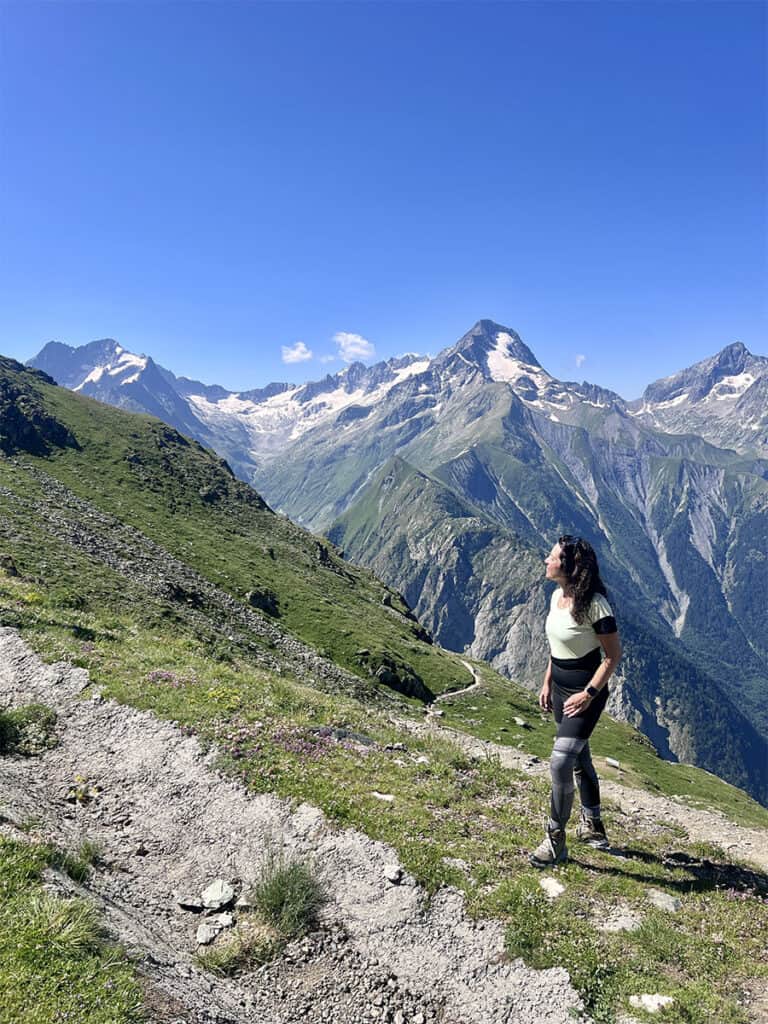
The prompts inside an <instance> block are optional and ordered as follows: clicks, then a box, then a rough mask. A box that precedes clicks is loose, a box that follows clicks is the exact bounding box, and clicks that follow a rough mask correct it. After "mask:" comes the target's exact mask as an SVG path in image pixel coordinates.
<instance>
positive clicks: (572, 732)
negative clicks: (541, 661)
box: [551, 647, 608, 740]
mask: <svg viewBox="0 0 768 1024" xmlns="http://www.w3.org/2000/svg"><path fill="white" fill-rule="evenodd" d="M600 652H601V648H600V647H595V649H594V650H593V651H590V652H589V654H585V655H584V657H583V658H568V659H567V660H566V659H564V658H552V659H551V660H552V710H553V712H554V716H555V721H556V722H557V735H558V736H567V737H568V738H569V739H580V740H588V739H589V737H590V736H591V735H592V731H593V729H594V728H595V726H596V725H597V720H598V718H599V717H600V715H601V713H602V711H603V708H604V707H605V703H606V701H607V700H608V687H607V686H604V687H603V688H602V690H601V691H600V693H599V694H598V696H597V697H595V698H594V699H593V700H591V701H590V702H589V707H588V708H587V709H586V711H583V712H582V713H581V714H580V715H576V716H575V717H574V718H569V717H568V716H567V715H564V714H563V704H565V702H566V701H567V700H568V698H569V697H570V696H572V694H574V693H578V692H579V691H580V690H585V689H586V688H587V686H588V685H589V683H590V681H591V679H592V677H593V676H594V674H595V672H596V671H597V669H598V667H599V666H600V662H601V661H602V656H601V653H600Z"/></svg>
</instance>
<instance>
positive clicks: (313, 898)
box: [252, 847, 327, 938]
mask: <svg viewBox="0 0 768 1024" xmlns="http://www.w3.org/2000/svg"><path fill="white" fill-rule="evenodd" d="M252 899H253V903H254V906H255V907H256V908H257V909H258V911H259V912H260V913H261V914H262V916H263V917H264V919H265V920H266V921H268V922H269V923H270V924H271V925H273V926H274V927H275V928H277V929H278V930H279V931H280V933H281V934H282V935H284V936H286V937H287V938H294V937H295V936H297V935H303V934H304V933H305V932H307V931H309V930H310V929H311V928H312V927H313V926H314V925H315V924H316V922H317V916H318V914H319V912H320V909H321V907H322V906H323V904H324V903H325V902H326V899H327V897H326V895H325V894H324V893H323V891H322V887H321V884H320V881H319V879H318V878H317V876H316V875H315V873H314V871H313V869H312V868H311V867H310V865H309V864H307V863H306V862H305V861H301V860H288V859H286V857H285V855H284V854H283V853H282V851H280V852H276V851H275V850H274V849H273V848H272V847H270V848H268V850H267V856H266V859H265V861H264V865H263V866H262V870H261V876H260V878H259V881H258V882H257V883H256V885H255V886H254V889H253V892H252Z"/></svg>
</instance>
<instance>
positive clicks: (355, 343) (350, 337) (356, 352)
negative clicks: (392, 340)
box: [333, 331, 376, 363]
mask: <svg viewBox="0 0 768 1024" xmlns="http://www.w3.org/2000/svg"><path fill="white" fill-rule="evenodd" d="M333 340H334V341H335V342H336V344H337V345H338V346H339V356H340V357H341V358H342V359H343V360H344V362H345V363H354V362H355V361H356V360H357V359H372V358H373V356H374V355H375V354H376V350H375V348H374V347H373V345H372V344H371V342H370V341H368V339H367V338H364V337H363V336H362V334H348V333H347V332H346V331H339V332H338V334H334V336H333Z"/></svg>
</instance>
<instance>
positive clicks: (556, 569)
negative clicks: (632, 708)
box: [530, 535, 621, 868]
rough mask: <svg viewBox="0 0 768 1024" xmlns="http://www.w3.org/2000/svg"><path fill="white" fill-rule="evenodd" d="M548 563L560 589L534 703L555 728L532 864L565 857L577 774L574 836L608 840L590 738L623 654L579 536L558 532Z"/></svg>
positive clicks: (599, 843) (592, 558) (593, 560)
mask: <svg viewBox="0 0 768 1024" xmlns="http://www.w3.org/2000/svg"><path fill="white" fill-rule="evenodd" d="M545 565H546V577H547V579H548V580H552V581H553V582H555V583H557V584H558V588H557V590H555V592H554V594H553V595H552V600H551V602H550V608H549V615H548V616H547V622H546V631H547V639H548V640H549V647H550V652H551V657H550V659H549V665H548V666H547V671H546V672H545V674H544V685H543V686H542V688H541V693H540V694H539V704H540V706H541V708H542V709H543V710H544V711H554V714H555V721H556V722H557V727H558V728H557V736H556V738H555V745H554V748H553V750H552V759H551V761H550V773H551V775H552V796H551V801H550V812H549V821H548V823H547V829H546V835H545V836H544V840H543V842H542V843H541V844H540V845H539V846H537V848H536V849H535V850H534V851H533V853H532V854H531V856H530V861H531V864H533V866H534V867H537V868H544V867H550V866H551V865H552V864H558V863H560V862H561V861H564V860H567V858H568V850H567V849H566V845H565V826H566V825H567V823H568V819H569V818H570V816H571V807H572V805H573V791H574V774H575V776H576V781H577V782H578V785H579V796H580V798H581V821H580V822H579V826H578V828H577V830H576V835H577V836H578V838H580V839H584V840H585V841H586V842H588V843H590V844H591V845H592V846H596V847H597V848H599V849H607V847H608V839H607V837H606V834H605V828H604V826H603V822H602V819H601V817H600V786H599V783H598V780H597V773H596V772H595V769H594V766H593V764H592V758H591V757H590V753H589V737H590V736H591V734H592V730H593V729H594V728H595V725H597V720H598V718H599V717H600V713H601V711H602V710H603V708H604V707H605V702H606V701H607V699H608V680H609V679H610V677H611V676H612V675H613V673H614V671H615V670H616V666H617V665H618V663H619V659H620V658H621V642H620V640H619V634H618V632H617V630H616V620H615V619H614V617H613V612H612V610H611V606H610V605H609V604H608V600H607V597H606V591H605V586H604V585H603V581H602V580H601V579H600V570H599V568H598V565H597V556H596V555H595V552H594V550H593V549H592V546H591V545H590V544H588V543H587V541H585V540H582V539H581V538H580V537H571V536H569V535H566V536H564V537H561V538H560V540H559V541H558V542H557V544H555V546H554V547H553V548H552V550H551V551H550V553H549V555H548V556H547V558H546V561H545ZM603 655H604V656H603Z"/></svg>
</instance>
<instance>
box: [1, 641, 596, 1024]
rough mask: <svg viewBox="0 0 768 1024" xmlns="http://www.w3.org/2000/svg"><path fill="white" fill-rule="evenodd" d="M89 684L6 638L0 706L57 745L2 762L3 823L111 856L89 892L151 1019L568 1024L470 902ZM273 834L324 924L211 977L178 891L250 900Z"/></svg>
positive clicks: (554, 980)
mask: <svg viewBox="0 0 768 1024" xmlns="http://www.w3.org/2000/svg"><path fill="white" fill-rule="evenodd" d="M87 682H88V675H87V672H86V671H85V670H83V669H79V668H72V667H70V666H68V665H65V664H57V665H45V664H43V663H42V662H41V661H40V660H39V659H38V658H37V657H36V656H35V655H34V654H33V653H32V652H31V651H30V649H29V648H28V647H27V646H26V645H25V644H24V643H23V641H22V640H21V639H20V637H19V636H18V634H17V633H16V632H15V631H13V630H11V629H0V705H2V706H9V705H11V704H13V705H18V704H21V703H26V702H29V701H31V700H35V701H41V702H44V703H46V704H48V705H50V706H51V707H53V708H54V709H55V710H56V711H57V713H58V714H59V716H60V719H59V724H60V729H59V731H60V743H59V746H57V747H56V748H55V749H53V750H51V751H49V752H47V753H45V754H44V755H42V756H41V757H36V758H30V759H26V760H23V759H9V758H5V759H2V760H0V815H1V816H2V819H3V821H4V826H3V828H4V831H5V832H6V833H10V834H15V835H18V836H21V835H22V833H19V832H17V831H16V829H15V828H14V825H18V824H20V823H21V822H22V821H24V820H25V819H26V820H29V819H35V820H36V821H38V822H39V823H40V828H41V831H42V833H43V834H44V835H45V836H46V837H50V838H54V839H55V840H56V841H57V842H58V843H60V844H61V845H63V846H66V847H68V848H70V849H71V848H75V847H77V845H78V843H79V842H80V841H81V840H82V839H83V838H86V837H87V838H88V839H91V840H93V841H95V842H97V843H98V844H99V845H100V846H101V848H102V851H103V860H104V864H103V866H100V867H99V868H98V869H97V870H95V871H94V872H92V874H91V877H90V878H89V880H88V894H89V895H90V896H91V897H92V898H94V899H96V901H97V902H98V903H99V905H100V907H101V909H102V911H103V913H104V915H105V918H106V920H107V922H108V925H109V927H110V929H111V930H112V931H113V932H114V933H115V934H116V935H117V936H119V938H120V939H121V940H122V941H123V942H124V943H125V944H126V945H127V946H128V948H129V949H131V950H132V951H134V952H135V953H136V954H137V955H138V956H139V957H140V961H141V969H142V972H143V973H144V974H145V976H146V977H147V978H148V979H149V980H150V982H151V993H152V1002H153V1017H152V1019H153V1022H158V1024H159V1022H166V1021H167V1022H171V1021H174V1022H181V1021H184V1022H185V1024H190V1022H195V1024H198V1022H199V1024H203V1022H206V1024H207V1022H214V1021H217V1022H221V1024H224V1022H227V1024H235V1022H237V1024H240V1022H242V1024H246V1022H248V1024H250V1022H254V1024H255V1022H257V1021H258V1022H259V1024H278V1022H279V1024H291V1022H294V1021H296V1022H298V1021H303V1022H310V1024H313V1022H318V1024H319V1022H324V1021H329V1022H333V1024H361V1022H365V1021H382V1022H397V1024H400V1022H401V1021H403V1022H404V1024H424V1022H426V1024H429V1022H441V1024H512V1022H515V1024H572V1021H573V1015H572V1010H574V1009H575V1008H579V1007H580V1006H581V1003H580V1000H579V997H578V995H577V994H576V992H575V991H574V990H573V988H572V987H571V985H570V983H569V979H568V975H567V973H566V971H565V970H563V969H561V968H555V969H551V970H547V971H534V970H532V969H529V968H527V967H525V965H524V964H523V963H522V961H519V960H516V961H513V962H505V961H504V959H503V956H502V953H503V926H502V925H501V924H500V923H499V922H494V921H486V922H483V923H478V924H475V923H473V922H472V921H470V920H469V919H468V918H467V917H466V916H465V914H464V909H463V898H462V896H461V895H460V894H459V893H458V892H456V891H454V890H451V889H444V890H442V891H440V892H439V893H438V894H437V896H436V897H435V898H434V899H433V900H432V901H431V903H429V904H427V903H426V901H425V898H424V893H423V892H422V890H420V888H419V887H418V886H417V885H416V884H415V883H414V881H413V879H411V878H409V877H408V876H407V875H405V876H404V877H403V879H402V880H401V882H400V883H399V884H392V883H391V882H389V881H388V880H387V878H386V876H385V867H386V866H388V865H394V864H396V863H397V858H396V854H395V853H394V851H393V850H392V849H390V848H388V847H386V846H385V845H383V844H381V843H377V842H373V841H372V840H370V839H369V838H367V837H366V836H365V835H362V834H361V833H358V832H353V831H351V830H347V831H339V830H336V829H334V828H332V827H331V826H330V825H329V823H328V822H327V821H326V820H325V818H324V816H323V815H322V813H321V812H320V811H319V810H317V809H316V808H313V807H310V806H308V805H301V806H299V807H298V808H292V807H291V805H290V804H289V803H288V802H287V801H284V800H280V799H277V798H276V797H274V796H271V795H249V794H248V793H246V792H245V790H243V789H242V788H241V787H240V786H238V785H236V784H235V783H233V782H231V781H229V780H227V779H225V778H223V777H222V776H221V775H219V774H218V773H217V772H215V771H214V770H213V769H212V767H211V765H210V761H209V760H207V759H206V758H205V757H204V756H203V755H202V753H201V750H200V748H199V746H198V743H197V741H196V740H195V739H193V738H188V737H186V738H185V737H183V736H182V735H181V734H180V732H179V731H178V730H177V729H175V728H174V727H173V726H172V725H170V724H169V723H166V722H161V721H159V720H157V719H155V718H154V717H153V716H151V715H150V714H147V713H144V712H139V711H136V710H134V709H132V708H129V707H124V706H122V705H118V704H116V703H114V702H111V701H110V702H105V701H100V700H98V699H97V700H89V699H85V700H84V699H82V698H79V697H78V694H79V693H80V692H81V691H82V689H83V688H84V687H85V685H87ZM77 775H80V776H84V777H87V778H88V780H89V781H90V783H93V784H96V785H98V786H99V787H100V793H99V795H98V796H97V797H96V798H95V799H93V800H92V801H90V802H89V803H86V804H83V805H80V804H71V803H68V802H66V799H65V798H66V794H67V791H68V790H69V788H70V786H71V785H72V784H73V781H74V778H75V776H77ZM270 837H271V839H272V841H275V840H277V841H280V842H282V844H283V845H284V847H285V848H286V850H288V851H290V852H296V853H298V854H301V855H306V856H309V857H311V858H312V859H313V860H314V862H315V863H316V864H317V866H318V868H319V869H320V871H321V873H322V876H323V878H324V881H325V885H326V888H327V890H328V891H329V893H330V896H331V901H330V903H329V905H328V907H327V908H326V910H325V912H324V919H323V927H322V930H321V931H318V932H317V933H314V934H312V935H310V936H308V937H306V938H305V939H303V940H300V941H297V942H294V943H292V944H291V945H290V946H289V947H288V949H287V950H286V951H285V954H284V955H283V956H282V957H281V958H280V960H278V961H277V962H275V963H274V964H272V965H268V966H267V967H265V968H261V969H260V970H258V971H256V972H254V973H252V974H250V975H245V976H241V977H239V978H238V979H237V980H236V981H233V980H221V979H217V978H215V977H213V976H211V975H207V974H205V973H204V972H201V971H199V970H198V969H197V968H196V967H195V965H194V962H193V959H192V955H193V953H194V951H195V948H196V942H195V931H196V929H197V926H198V925H199V923H200V917H197V916H195V915H193V914H191V913H188V912H185V911H183V910H181V908H180V907H179V906H178V905H177V903H176V897H177V896H178V895H184V894H188V893H196V892H199V891H200V890H201V889H202V888H204V887H205V886H206V885H207V884H208V883H209V882H211V881H212V880H213V879H214V878H219V877H220V878H224V879H226V880H227V881H229V882H232V883H233V884H234V885H235V889H236V891H238V892H239V891H242V889H243V888H247V886H248V885H249V883H250V882H251V881H252V880H253V879H254V878H255V877H256V876H257V874H258V869H259V865H260V863H261V862H262V858H263V856H264V851H265V846H266V844H267V843H268V842H269V840H270ZM58 884H59V885H60V886H62V887H66V888H69V889H72V888H74V887H73V884H72V883H70V882H68V881H65V880H63V879H60V880H59V882H58Z"/></svg>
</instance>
